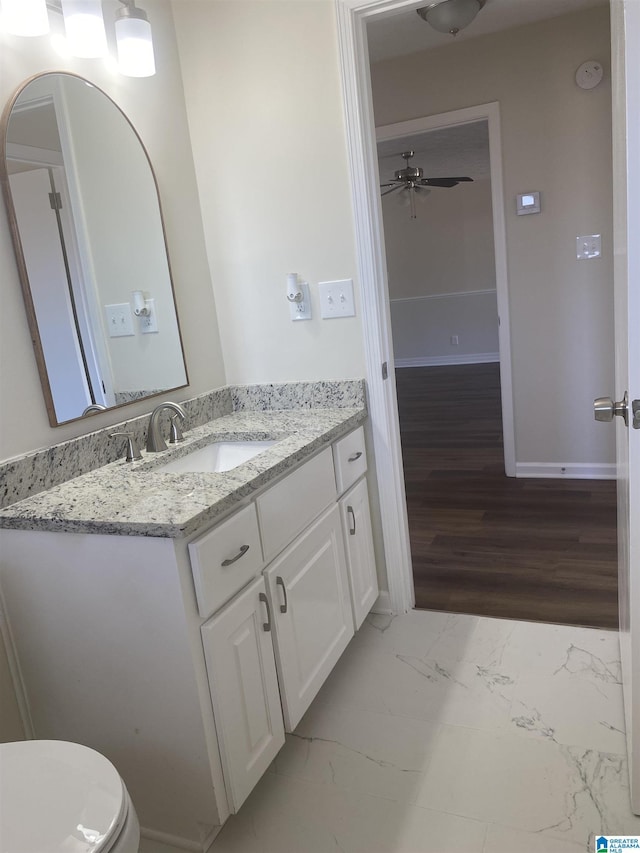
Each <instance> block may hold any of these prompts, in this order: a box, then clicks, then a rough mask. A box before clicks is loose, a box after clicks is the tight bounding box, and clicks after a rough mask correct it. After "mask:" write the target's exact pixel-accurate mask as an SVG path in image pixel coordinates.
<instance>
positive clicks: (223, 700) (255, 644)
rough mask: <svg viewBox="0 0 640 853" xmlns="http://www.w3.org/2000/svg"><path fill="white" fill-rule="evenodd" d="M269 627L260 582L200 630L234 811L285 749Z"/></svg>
mask: <svg viewBox="0 0 640 853" xmlns="http://www.w3.org/2000/svg"><path fill="white" fill-rule="evenodd" d="M271 627H272V622H271V615H270V613H269V606H268V604H267V600H266V595H265V585H264V580H263V579H262V577H260V578H257V580H255V581H254V582H253V583H252V584H251V585H250V586H249V587H247V589H246V590H245V591H244V592H242V593H240V595H238V597H237V598H236V599H234V600H233V601H232V602H231V603H230V604H228V605H227V606H226V607H224V608H223V609H222V610H221V611H220V612H219V613H218V614H217V615H215V616H213V617H212V618H211V619H209V621H208V622H206V623H205V624H204V625H203V626H202V629H201V631H202V644H203V647H204V654H205V658H206V661H207V674H208V677H209V688H210V691H211V701H212V704H213V711H214V715H215V719H216V729H217V732H218V742H219V744H220V755H221V758H222V766H223V768H224V774H225V782H226V785H227V793H228V794H229V801H230V804H231V810H232V811H233V812H237V811H238V809H239V808H240V806H241V805H242V804H243V802H244V801H245V800H246V798H247V797H248V795H249V794H250V793H251V791H252V790H253V787H254V786H255V785H256V783H257V782H258V780H259V779H260V778H261V776H262V775H263V774H264V773H265V771H266V769H267V767H268V766H269V764H271V762H272V761H273V759H274V758H275V757H276V755H277V754H278V752H279V750H280V748H281V747H282V746H283V745H284V726H283V722H282V710H281V708H280V694H279V692H278V677H277V675H276V665H275V660H274V656H273V645H272V642H271Z"/></svg>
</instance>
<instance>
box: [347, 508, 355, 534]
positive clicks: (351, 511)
mask: <svg viewBox="0 0 640 853" xmlns="http://www.w3.org/2000/svg"><path fill="white" fill-rule="evenodd" d="M347 512H348V513H349V514H350V515H351V520H352V521H353V527H350V528H349V536H355V535H356V514H355V512H354V511H353V507H352V506H348V507H347Z"/></svg>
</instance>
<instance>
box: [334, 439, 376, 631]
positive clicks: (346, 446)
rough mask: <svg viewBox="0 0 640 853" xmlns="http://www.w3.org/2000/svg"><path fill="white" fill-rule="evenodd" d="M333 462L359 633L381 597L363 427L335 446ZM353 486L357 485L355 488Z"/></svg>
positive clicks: (355, 619)
mask: <svg viewBox="0 0 640 853" xmlns="http://www.w3.org/2000/svg"><path fill="white" fill-rule="evenodd" d="M333 461H334V465H335V471H336V485H337V488H338V494H340V495H342V497H341V498H340V500H339V502H338V505H339V507H340V514H341V516H342V528H343V530H344V535H345V544H346V549H347V563H348V567H349V584H350V587H351V605H352V608H353V619H354V623H355V629H356V631H357V630H358V628H359V627H360V626H361V625H362V623H363V622H364V618H365V616H366V615H367V613H368V612H369V611H370V610H371V608H372V607H373V605H374V603H375V601H376V599H377V597H378V576H377V572H376V558H375V553H374V549H373V532H372V530H371V513H370V510H369V494H368V491H367V480H366V477H365V476H364V475H365V474H366V471H367V454H366V450H365V441H364V429H363V428H362V427H359V428H358V429H356V430H354V431H353V432H350V433H349V434H348V435H346V436H345V437H344V438H342V439H340V441H338V442H336V443H335V444H334V446H333ZM354 483H356V484H357V485H355V486H354V485H353V484H354ZM351 487H352V488H351ZM347 490H349V491H347ZM344 493H346V494H344Z"/></svg>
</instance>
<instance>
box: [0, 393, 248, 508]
mask: <svg viewBox="0 0 640 853" xmlns="http://www.w3.org/2000/svg"><path fill="white" fill-rule="evenodd" d="M156 405H157V401H153V405H152V406H151V407H150V409H149V412H151V409H152V408H154V407H155V406H156ZM181 405H182V407H183V408H184V410H185V412H186V415H187V428H188V429H190V428H192V427H196V426H201V425H202V424H204V423H207V422H208V421H210V420H212V419H214V418H219V417H221V416H222V415H228V414H230V413H231V412H232V411H233V402H232V398H231V390H230V388H228V387H225V388H218V389H216V390H215V391H209V392H208V393H206V394H200V395H199V396H198V397H193V398H192V399H191V400H187V401H186V402H184V403H181ZM94 417H95V416H94ZM165 417H168V416H166V415H165ZM148 425H149V415H148V414H147V415H141V416H140V417H137V418H132V419H131V420H127V421H122V422H120V423H118V424H113V425H112V426H110V427H103V428H101V429H98V430H95V431H94V432H90V433H88V434H87V435H82V436H80V437H79V438H72V439H70V440H69V441H63V442H61V443H60V444H54V445H53V446H52V447H47V448H46V449H45V450H36V451H34V452H33V453H28V454H26V455H25V456H21V457H19V458H17V459H11V460H9V461H8V462H3V463H1V464H0V507H6V506H9V505H10V504H13V503H16V501H21V500H23V499H24V498H27V497H30V496H31V495H35V494H38V493H39V492H42V491H44V490H46V489H51V488H52V487H54V486H58V485H60V484H61V483H64V482H65V481H67V480H72V479H73V478H74V477H79V476H81V475H82V474H86V473H88V472H89V471H93V470H95V469H96V468H100V467H102V466H103V465H107V464H108V463H109V462H115V461H116V459H119V458H120V457H121V456H122V449H123V447H124V439H118V440H117V441H116V440H115V439H113V438H110V435H111V433H114V432H131V433H133V435H134V439H135V441H136V443H137V445H138V446H139V447H144V445H145V442H146V440H147V427H148Z"/></svg>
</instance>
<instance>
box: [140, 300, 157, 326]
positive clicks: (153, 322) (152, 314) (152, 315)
mask: <svg viewBox="0 0 640 853" xmlns="http://www.w3.org/2000/svg"><path fill="white" fill-rule="evenodd" d="M144 304H145V305H146V307H147V308H148V309H149V314H148V315H147V316H146V317H145V316H144V315H143V316H142V317H139V318H138V319H139V321H140V332H141V333H142V334H143V335H150V334H152V333H154V332H157V331H158V315H157V314H156V300H155V299H145V301H144Z"/></svg>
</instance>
